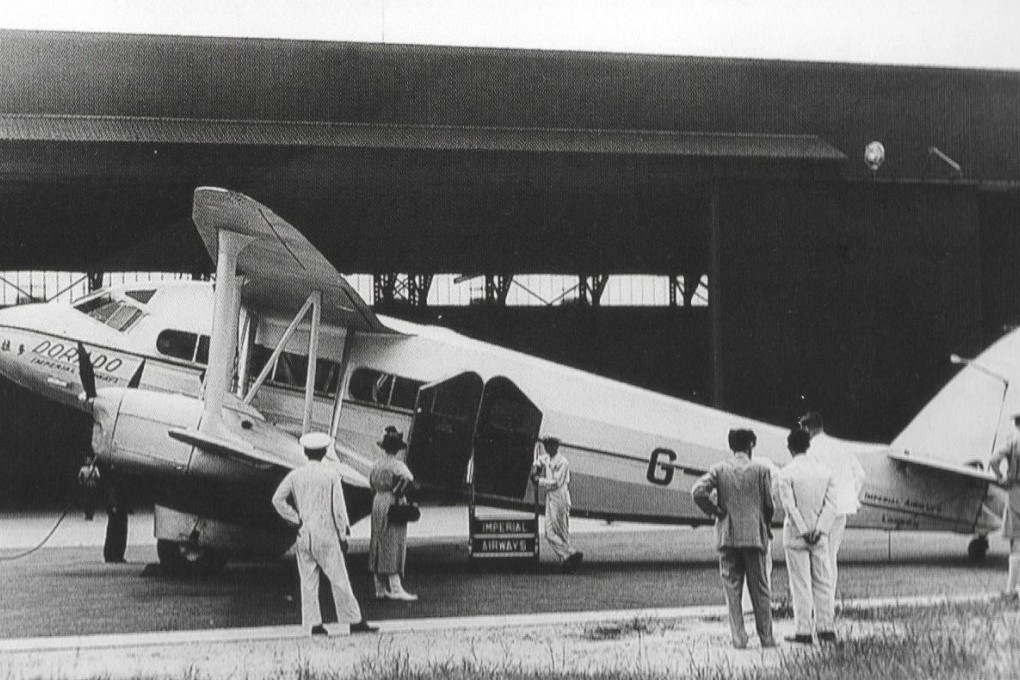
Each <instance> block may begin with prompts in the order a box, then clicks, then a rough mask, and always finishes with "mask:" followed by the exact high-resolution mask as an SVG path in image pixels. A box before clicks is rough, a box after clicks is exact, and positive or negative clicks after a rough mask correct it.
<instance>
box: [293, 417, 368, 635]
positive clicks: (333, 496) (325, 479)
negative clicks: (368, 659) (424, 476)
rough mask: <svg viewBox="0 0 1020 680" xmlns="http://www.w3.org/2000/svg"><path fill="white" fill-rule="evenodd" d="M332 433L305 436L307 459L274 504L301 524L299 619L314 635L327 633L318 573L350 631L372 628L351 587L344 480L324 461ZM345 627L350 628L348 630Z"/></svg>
mask: <svg viewBox="0 0 1020 680" xmlns="http://www.w3.org/2000/svg"><path fill="white" fill-rule="evenodd" d="M332 443H333V440H332V438H331V437H330V436H329V435H327V434H324V433H322V432H310V433H308V434H306V435H305V436H303V437H301V445H302V446H303V447H304V449H305V455H306V456H308V463H306V464H305V465H303V466H302V467H299V468H297V469H295V470H291V471H290V472H289V473H288V474H287V476H286V477H284V478H283V481H282V482H280V486H279V487H278V488H277V489H276V493H274V494H273V507H275V508H276V512H277V513H278V514H279V515H280V517H282V518H283V519H284V520H285V521H286V522H287V523H288V524H290V525H291V526H293V527H295V528H296V529H297V530H298V535H297V541H296V543H295V547H296V553H297V566H298V574H299V575H300V576H301V625H302V626H304V627H305V628H306V629H310V630H311V633H312V635H326V634H327V633H326V629H325V627H323V625H322V612H321V611H320V608H319V574H320V573H323V574H325V575H326V578H328V579H329V582H330V584H331V585H332V587H333V601H334V603H335V604H336V615H337V621H339V622H340V624H341V625H344V624H348V625H350V632H352V633H371V632H375V631H377V630H378V628H376V627H374V626H370V625H369V624H368V622H367V621H365V619H364V617H363V616H362V615H361V607H360V606H359V605H358V601H357V600H356V599H355V597H354V591H353V590H351V581H350V578H349V577H348V575H347V564H346V563H345V562H344V553H343V548H344V547H345V546H346V543H347V536H348V535H349V534H350V526H351V523H350V521H349V520H348V518H347V504H346V501H345V499H344V490H343V484H342V483H341V480H340V476H339V475H338V474H337V472H336V468H335V467H334V466H332V465H331V464H329V463H324V462H323V458H325V456H326V450H327V449H328V448H329V447H330V445H331V444H332ZM345 632H346V631H345Z"/></svg>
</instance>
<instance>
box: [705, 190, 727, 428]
mask: <svg viewBox="0 0 1020 680" xmlns="http://www.w3.org/2000/svg"><path fill="white" fill-rule="evenodd" d="M710 191H711V194H710V196H709V210H708V221H709V229H710V231H711V246H710V248H711V255H710V260H709V262H710V264H709V274H708V280H709V283H710V284H711V285H712V302H711V304H709V306H708V307H709V314H710V317H711V319H712V404H713V405H714V406H715V407H716V408H721V407H722V406H723V396H724V394H725V393H724V390H723V388H724V385H723V363H722V362H723V356H722V353H723V337H722V333H723V329H722V325H723V323H722V322H723V316H722V313H723V312H722V308H723V305H722V302H723V300H722V297H723V296H722V286H721V285H720V282H721V281H722V276H721V272H722V262H721V255H720V249H721V247H722V234H721V233H720V232H721V229H722V227H721V225H720V224H719V180H718V179H715V180H712V186H711V189H710Z"/></svg>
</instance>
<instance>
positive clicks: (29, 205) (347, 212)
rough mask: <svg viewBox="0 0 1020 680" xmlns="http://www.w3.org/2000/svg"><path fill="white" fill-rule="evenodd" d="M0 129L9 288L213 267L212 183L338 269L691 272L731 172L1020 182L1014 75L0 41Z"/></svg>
mask: <svg viewBox="0 0 1020 680" xmlns="http://www.w3.org/2000/svg"><path fill="white" fill-rule="evenodd" d="M0 114H2V117H0V223H2V224H3V227H4V229H3V232H2V233H0V269H11V268H67V269H74V270H81V269H85V268H105V267H110V268H125V267H138V268H144V269H186V270H187V269H191V270H207V269H209V267H210V263H208V261H207V260H208V258H207V256H206V255H205V253H204V249H203V248H201V245H200V243H199V242H198V239H197V237H196V236H195V234H194V229H193V228H192V226H191V225H190V222H189V220H190V217H189V215H190V208H191V192H192V191H193V190H194V189H195V187H197V186H202V185H211V186H223V187H226V188H230V189H234V190H237V191H241V192H243V193H246V194H248V195H250V196H252V197H253V198H255V199H256V200H258V201H260V202H261V203H264V204H265V205H267V206H269V207H270V208H271V209H273V210H274V211H275V212H277V213H278V214H280V215H281V216H282V217H284V218H285V219H287V220H288V221H289V222H291V223H292V224H294V225H295V226H297V227H299V228H300V229H301V230H302V232H303V233H305V234H306V235H307V236H308V238H309V240H310V241H312V242H313V243H314V244H315V245H316V247H318V248H319V249H320V250H321V251H322V252H323V253H324V254H326V255H327V256H328V257H329V258H330V260H331V261H332V262H334V263H335V264H336V266H337V268H338V269H340V270H341V271H347V272H352V271H360V272H388V271H419V272H463V271H471V272H478V271H492V272H551V273H596V272H598V273H617V272H618V273H624V272H640V273H685V272H696V271H704V270H705V268H706V266H707V259H708V255H707V245H708V237H707V235H706V233H705V223H706V215H707V214H708V211H709V209H710V208H709V206H708V205H707V198H706V191H705V187H706V186H707V185H708V184H710V183H711V182H713V181H715V180H716V179H718V178H721V177H722V178H733V177H737V178H752V179H754V180H755V181H763V182H782V181H784V180H785V179H788V178H791V177H794V178H797V179H798V180H804V181H812V180H815V179H818V178H821V179H826V180H831V179H837V180H839V179H842V178H845V177H849V178H851V179H852V178H870V177H869V175H870V171H868V170H867V168H865V167H864V164H863V163H862V162H860V160H859V159H860V157H861V154H862V152H863V149H864V146H865V145H866V144H867V143H868V142H870V141H872V140H880V141H882V142H883V143H884V144H885V146H886V149H887V158H886V162H885V165H884V166H883V167H882V170H881V173H880V174H881V177H883V178H887V179H907V180H910V181H918V180H920V181H927V180H931V179H936V180H945V179H956V176H955V175H953V174H952V172H951V171H950V170H949V169H948V167H947V166H946V164H944V163H942V162H941V161H940V160H939V159H938V158H935V157H934V156H933V154H932V152H931V151H930V149H931V148H932V147H937V148H938V149H939V150H940V151H941V152H942V153H944V154H946V155H947V156H948V157H950V158H952V159H953V160H955V161H956V162H958V163H959V164H960V165H961V166H962V167H963V174H964V177H965V179H966V180H968V181H989V182H1016V181H1017V178H1020V132H1018V129H1017V126H1016V120H1017V117H1018V115H1020V74H1018V73H1013V72H1002V71H969V70H959V69H930V68H914V67H884V66H859V65H843V64H805V63H794V62H778V61H753V60H734V59H707V58H689V57H662V56H647V55H625V54H600V53H571V52H548V51H537V50H499V49H480V48H453V47H451V48H445V47H433V46H406V45H378V44H357V43H328V42H312V41H289V40H257V39H233V38H196V37H180V36H145V35H116V34H81V33H60V32H25V31H0ZM69 244H74V247H69Z"/></svg>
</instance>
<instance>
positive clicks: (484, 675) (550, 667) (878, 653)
mask: <svg viewBox="0 0 1020 680" xmlns="http://www.w3.org/2000/svg"><path fill="white" fill-rule="evenodd" d="M663 630H669V628H668V626H667V625H666V624H664V623H662V622H660V621H658V620H655V619H650V618H643V617H636V618H634V619H631V620H628V621H621V622H616V623H612V624H601V625H598V626H594V627H591V628H588V629H585V631H584V632H583V635H582V639H583V640H587V641H613V640H620V639H624V638H627V637H629V636H637V637H638V639H639V640H641V639H642V637H643V636H645V635H647V634H649V633H656V632H662V631H663ZM838 631H839V634H840V640H839V641H838V642H837V643H835V644H830V645H821V646H814V647H809V648H803V647H796V646H791V645H786V646H783V647H781V648H780V649H778V650H774V651H764V652H762V651H758V650H749V651H747V652H737V654H739V655H740V656H739V659H740V661H739V662H733V658H734V657H729V658H728V659H724V660H723V661H722V662H718V663H709V662H707V660H706V659H704V658H702V659H698V658H695V657H696V655H697V654H698V652H697V651H696V650H694V649H690V648H688V652H689V653H688V654H686V655H685V654H684V652H683V651H682V649H683V647H682V645H683V642H682V641H681V642H680V645H681V646H680V647H679V648H678V647H674V652H673V653H672V654H671V655H667V656H666V659H665V660H663V659H662V657H655V656H654V655H652V656H648V655H645V654H644V653H643V652H642V653H641V654H640V655H639V656H638V657H630V658H629V659H623V658H621V659H619V660H618V661H619V665H616V666H613V667H607V668H603V667H594V666H586V665H584V661H579V660H578V658H577V657H572V656H571V655H570V654H569V653H568V647H569V646H570V644H571V643H570V641H569V639H568V638H559V639H557V640H556V641H550V646H549V651H548V656H546V657H545V658H544V659H534V658H520V657H515V656H514V654H513V653H512V652H513V650H512V644H513V643H512V641H511V640H509V639H508V640H507V642H506V645H507V647H506V650H505V654H504V655H503V656H502V660H501V661H493V660H492V655H491V654H490V655H489V656H488V657H485V655H484V654H478V653H476V650H475V649H474V648H473V647H472V648H471V650H470V652H469V653H468V654H467V655H466V657H465V658H450V659H448V660H443V661H432V662H428V663H425V662H421V661H416V660H415V659H414V658H412V657H411V656H410V655H409V653H408V652H406V651H399V650H395V649H393V648H391V647H390V646H389V644H388V643H387V642H385V641H384V640H385V638H380V641H379V648H378V649H377V650H376V651H377V653H376V654H375V655H373V656H372V657H370V658H367V659H365V660H363V661H362V662H361V663H360V664H358V665H357V666H356V667H354V668H353V669H347V670H346V671H338V670H331V669H329V668H321V667H320V668H316V667H313V665H311V664H309V663H308V662H299V663H295V664H294V665H293V666H292V667H290V668H280V669H276V670H275V671H273V672H269V673H266V674H265V675H261V676H260V675H253V676H244V677H241V676H238V677H237V680H244V678H249V679H250V680H257V678H269V679H271V680H292V679H293V680H346V679H347V678H357V679H358V680H539V679H543V680H545V679H555V680H610V679H619V680H666V679H667V678H693V679H694V680H724V679H725V680H826V679H829V678H831V679H837V678H855V679H860V680H886V679H887V678H910V680H928V679H931V680H965V679H969V678H976V677H981V678H985V677H987V678H1000V677H1018V675H1020V605H1018V603H1017V600H1016V599H1012V598H1011V599H1007V598H1002V599H996V600H991V601H987V602H972V603H966V604H944V605H940V606H935V607H907V606H902V607H892V608H865V609H858V610H854V609H846V610H844V611H843V612H842V614H841V616H840V618H839V625H838ZM723 635H725V632H724V631H723V630H722V629H720V636H723ZM574 640H575V642H576V641H577V638H576V637H575V638H574ZM655 640H656V641H657V642H656V644H661V641H659V638H655ZM671 644H674V645H675V644H676V643H671ZM557 645H560V646H562V648H561V647H558V646H557ZM647 648H648V647H647V645H646V646H645V648H644V649H646V650H647ZM657 659H658V660H657ZM745 661H749V662H750V663H744V662H745ZM103 677H104V676H97V677H96V678H94V679H93V680H100V679H101V678H103ZM149 677H153V678H155V677H160V676H149ZM161 677H167V676H161ZM178 677H183V678H184V680H205V678H206V677H207V676H205V675H204V674H203V673H202V672H201V671H200V670H195V669H194V668H192V669H188V671H186V672H185V673H183V674H181V675H180V676H178ZM232 677H233V676H232ZM8 680H10V679H8ZM19 680H20V679H19Z"/></svg>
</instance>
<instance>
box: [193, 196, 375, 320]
mask: <svg viewBox="0 0 1020 680" xmlns="http://www.w3.org/2000/svg"><path fill="white" fill-rule="evenodd" d="M192 217H193V219H194V221H195V226H196V227H198V233H199V235H200V236H201V237H202V241H203V242H204V243H205V247H206V250H208V251H209V255H211V256H212V259H213V261H214V262H215V261H216V258H217V251H218V240H217V235H216V232H217V230H219V229H229V230H230V231H235V232H238V233H242V234H248V235H251V236H254V237H255V241H254V242H253V243H252V244H251V245H249V246H248V247H247V248H245V249H244V251H243V252H242V253H241V254H240V256H239V257H238V259H237V271H238V272H239V273H240V274H241V275H243V277H244V284H243V287H242V290H241V300H242V301H243V302H244V303H245V305H247V306H249V307H251V308H253V309H257V310H264V311H278V312H282V313H289V314H293V313H294V311H295V310H297V309H298V308H300V307H301V305H302V304H303V303H304V301H305V299H306V298H307V297H308V294H309V293H310V292H311V291H313V290H318V291H321V292H322V322H323V323H325V324H329V325H335V326H343V327H346V328H352V329H354V330H358V331H375V332H392V331H391V330H390V329H389V328H387V327H386V326H384V325H383V324H382V322H380V321H379V319H378V318H377V317H376V316H375V314H374V313H373V312H372V310H371V309H369V307H368V305H366V304H365V301H364V300H362V299H361V296H359V295H358V294H357V292H355V290H354V289H353V288H351V286H350V284H348V283H347V281H346V280H344V278H343V276H341V275H340V273H339V272H338V271H337V270H336V269H335V268H334V267H333V265H331V264H330V263H329V260H327V259H326V258H325V257H323V255H322V253H320V252H319V251H318V250H316V248H315V246H313V245H312V244H311V243H309V242H308V239H306V238H305V237H304V236H302V235H301V233H300V232H299V231H298V230H297V229H295V228H294V227H293V226H291V225H290V224H288V223H287V222H286V221H285V220H283V219H282V218H280V217H279V216H278V215H276V214H275V213H274V212H273V211H271V210H270V209H269V208H267V207H265V206H264V205H262V204H260V203H259V202H257V201H255V200H253V199H251V198H248V197H247V196H245V195H244V194H239V193H237V192H233V191H227V190H226V189H218V188H214V187H199V188H198V189H196V190H195V202H194V208H193V211H192Z"/></svg>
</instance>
